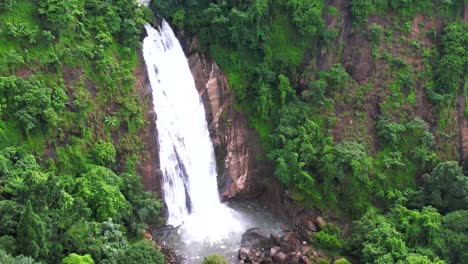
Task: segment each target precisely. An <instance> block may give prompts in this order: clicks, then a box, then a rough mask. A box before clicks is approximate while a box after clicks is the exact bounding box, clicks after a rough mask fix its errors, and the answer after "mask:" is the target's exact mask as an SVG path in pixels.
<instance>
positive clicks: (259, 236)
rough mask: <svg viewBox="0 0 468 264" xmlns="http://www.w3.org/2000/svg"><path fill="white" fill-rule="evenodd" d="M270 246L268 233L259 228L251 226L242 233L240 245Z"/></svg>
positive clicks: (247, 246)
mask: <svg viewBox="0 0 468 264" xmlns="http://www.w3.org/2000/svg"><path fill="white" fill-rule="evenodd" d="M271 246H272V243H271V241H270V235H269V234H268V233H267V232H265V231H264V230H262V229H260V228H251V229H249V230H247V231H246V232H245V233H244V234H243V235H242V239H241V247H246V248H258V249H260V248H264V249H265V248H270V247H271Z"/></svg>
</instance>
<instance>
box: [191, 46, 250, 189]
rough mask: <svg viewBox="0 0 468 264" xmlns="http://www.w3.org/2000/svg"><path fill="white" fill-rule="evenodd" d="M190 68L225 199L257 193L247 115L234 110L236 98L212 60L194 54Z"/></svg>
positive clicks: (223, 75)
mask: <svg viewBox="0 0 468 264" xmlns="http://www.w3.org/2000/svg"><path fill="white" fill-rule="evenodd" d="M188 61H189V66H190V69H191V71H192V75H193V77H194V80H195V85H196V87H197V89H198V91H199V93H200V96H201V98H202V100H203V104H204V106H205V111H206V115H207V121H208V128H209V131H210V135H211V138H212V141H213V145H214V148H215V154H216V159H217V160H216V161H217V165H218V175H219V177H218V186H219V188H220V191H221V192H222V196H223V198H231V197H234V196H236V195H239V194H241V195H244V196H254V195H256V194H258V190H257V189H256V186H255V184H254V183H253V174H254V173H255V171H256V168H255V165H254V163H255V156H256V153H257V149H256V148H255V145H257V146H258V143H253V144H252V142H255V137H256V136H255V133H254V132H253V131H252V130H251V129H249V128H248V126H247V119H246V117H245V115H244V114H242V113H239V112H237V111H236V110H235V109H234V97H233V94H232V91H231V90H230V89H229V85H228V81H227V78H226V75H225V74H224V73H223V72H222V70H221V69H220V68H219V67H218V65H217V64H216V63H215V62H214V61H213V60H211V59H209V58H207V57H205V56H204V55H203V54H199V53H192V54H191V55H189V57H188Z"/></svg>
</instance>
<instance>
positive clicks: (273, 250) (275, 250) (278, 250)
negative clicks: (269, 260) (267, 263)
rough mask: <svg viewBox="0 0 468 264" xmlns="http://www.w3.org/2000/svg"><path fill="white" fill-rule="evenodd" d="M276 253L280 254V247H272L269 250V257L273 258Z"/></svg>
mask: <svg viewBox="0 0 468 264" xmlns="http://www.w3.org/2000/svg"><path fill="white" fill-rule="evenodd" d="M278 252H280V247H277V246H274V247H272V248H270V253H269V255H270V257H274V256H275V255H276V254H278Z"/></svg>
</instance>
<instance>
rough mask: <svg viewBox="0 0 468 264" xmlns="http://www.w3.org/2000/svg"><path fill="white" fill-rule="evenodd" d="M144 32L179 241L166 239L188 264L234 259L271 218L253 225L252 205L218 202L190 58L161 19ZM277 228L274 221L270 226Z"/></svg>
mask: <svg viewBox="0 0 468 264" xmlns="http://www.w3.org/2000/svg"><path fill="white" fill-rule="evenodd" d="M145 28H146V32H147V35H148V36H147V37H146V38H145V39H144V42H143V55H144V59H145V62H146V66H147V70H148V76H149V79H150V83H151V87H152V91H153V104H154V108H155V111H156V113H157V120H156V126H157V129H158V133H159V134H158V136H159V149H160V152H159V155H160V165H161V170H162V171H163V179H162V189H163V196H164V197H163V198H164V202H165V204H166V207H167V211H168V220H167V225H169V226H172V227H175V228H174V229H171V231H170V232H169V233H171V234H174V232H175V233H176V237H177V238H176V239H173V238H170V239H169V237H171V236H167V237H168V239H167V241H166V242H167V243H169V244H171V246H173V247H174V248H176V250H179V251H180V253H181V254H182V255H183V256H185V258H186V259H187V263H199V262H201V260H202V258H203V257H204V256H206V255H207V254H212V253H221V254H224V255H226V256H228V257H231V258H232V259H233V258H235V256H234V255H235V252H236V250H237V249H238V246H239V242H240V237H241V235H242V233H243V232H244V231H245V230H246V229H247V228H250V227H253V226H258V225H262V223H266V222H268V221H263V220H264V219H267V218H268V217H269V216H268V215H267V214H264V215H263V214H262V216H261V217H257V218H258V219H262V220H261V221H260V222H259V221H254V220H252V218H251V217H249V213H248V211H249V210H247V209H246V208H249V206H250V205H249V206H246V205H244V206H237V207H238V208H237V210H238V212H236V211H235V210H233V209H232V208H230V207H228V206H227V205H225V204H223V203H221V202H220V199H219V194H218V187H217V179H216V176H217V175H216V162H215V157H214V151H213V145H212V143H211V139H210V135H209V131H208V127H207V123H206V119H205V109H204V107H203V104H202V101H201V98H200V96H199V94H198V92H197V90H196V87H195V83H194V80H193V76H192V74H191V72H190V69H189V66H188V62H187V58H186V57H185V54H184V52H183V50H182V48H181V46H180V43H179V41H178V40H177V38H176V37H175V35H174V32H173V31H172V29H171V27H170V26H169V24H168V23H166V22H165V21H163V23H162V25H161V26H160V27H159V28H158V29H154V28H152V27H151V26H150V25H146V26H145ZM241 208H244V209H241ZM250 208H252V207H251V206H250ZM251 211H254V212H256V213H258V212H260V210H251ZM275 224H276V222H275V221H272V224H271V225H270V226H271V227H273V226H275ZM161 237H163V238H164V237H166V236H165V235H161Z"/></svg>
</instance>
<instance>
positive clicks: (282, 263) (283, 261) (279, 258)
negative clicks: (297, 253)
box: [273, 252, 288, 264]
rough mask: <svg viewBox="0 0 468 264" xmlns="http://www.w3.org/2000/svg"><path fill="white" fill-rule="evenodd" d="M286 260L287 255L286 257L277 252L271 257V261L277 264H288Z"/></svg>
mask: <svg viewBox="0 0 468 264" xmlns="http://www.w3.org/2000/svg"><path fill="white" fill-rule="evenodd" d="M287 260H288V255H286V254H285V253H283V252H279V253H278V254H276V255H275V256H274V257H273V261H275V263H279V264H286V263H288V262H287Z"/></svg>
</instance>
